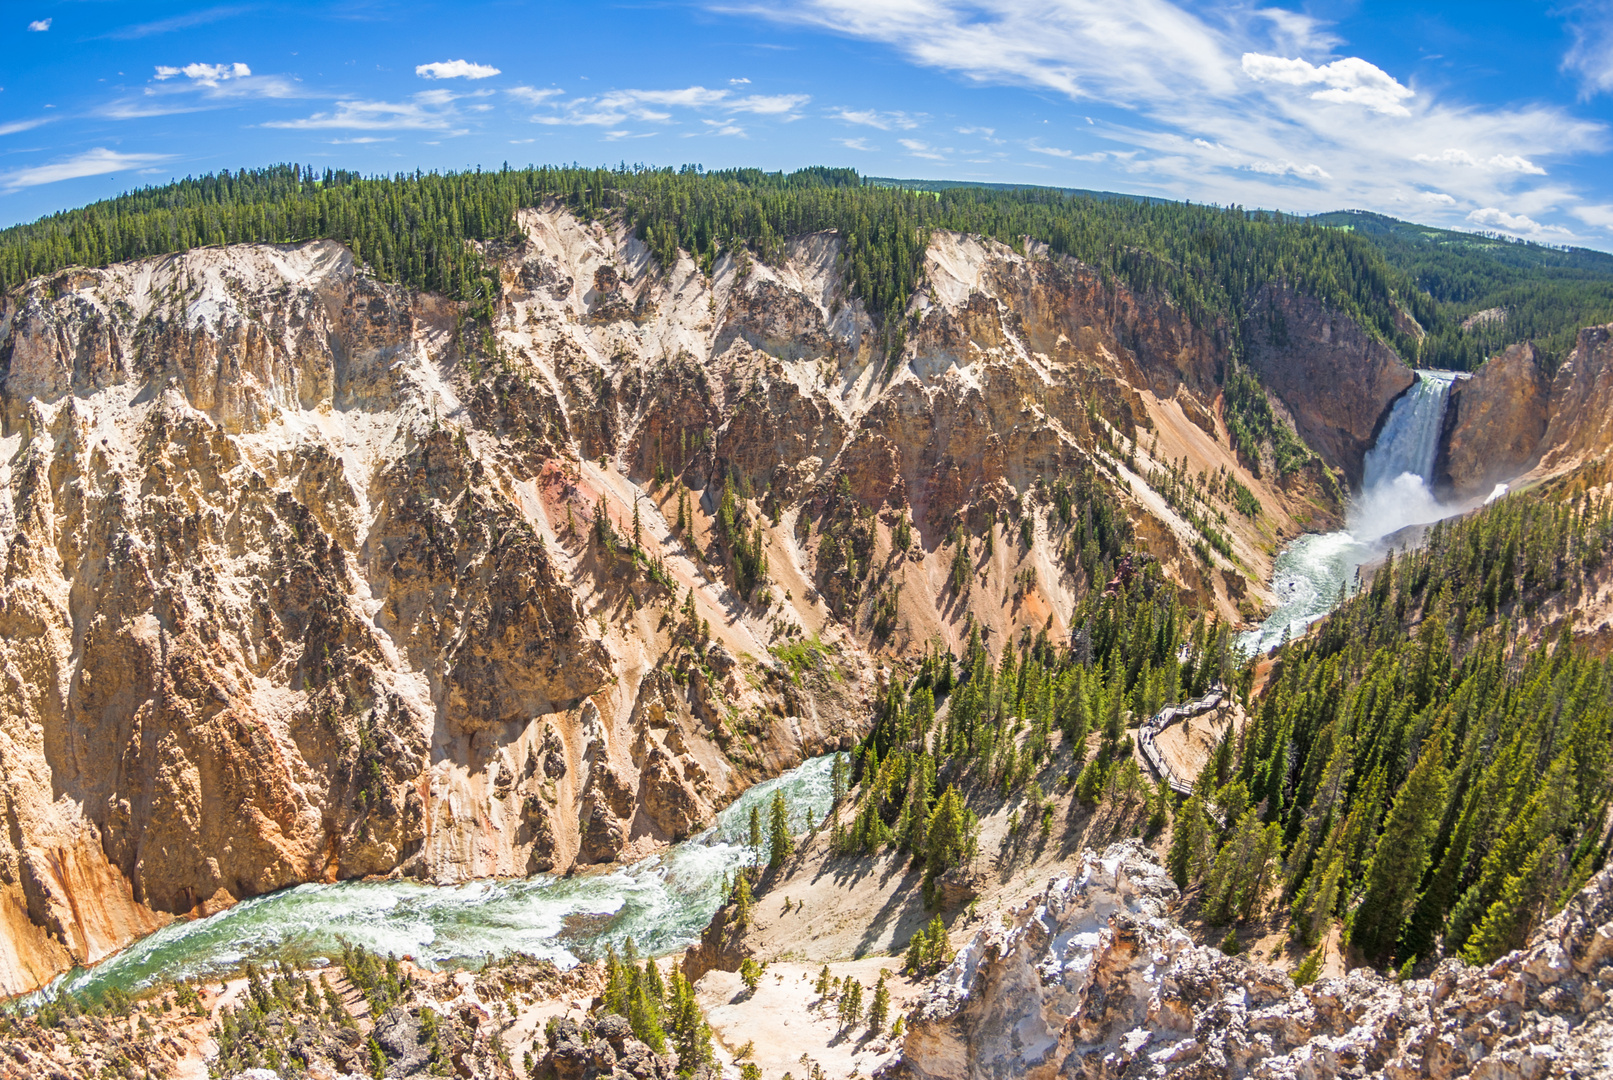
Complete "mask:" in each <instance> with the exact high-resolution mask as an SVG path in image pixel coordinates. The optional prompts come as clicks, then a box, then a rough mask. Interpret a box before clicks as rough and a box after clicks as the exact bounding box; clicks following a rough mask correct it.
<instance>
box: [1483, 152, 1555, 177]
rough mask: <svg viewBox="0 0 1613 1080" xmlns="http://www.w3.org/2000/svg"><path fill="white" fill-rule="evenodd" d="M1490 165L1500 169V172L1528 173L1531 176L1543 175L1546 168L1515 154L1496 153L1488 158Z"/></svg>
mask: <svg viewBox="0 0 1613 1080" xmlns="http://www.w3.org/2000/svg"><path fill="white" fill-rule="evenodd" d="M1489 163H1490V167H1491V168H1492V169H1500V170H1501V171H1502V172H1519V173H1528V174H1529V175H1531V176H1545V175H1546V170H1545V169H1542V168H1541V167H1540V166H1539V165H1536V164H1535V163H1534V162H1532V161H1530V160H1529V159H1528V158H1525V157H1519V156H1518V155H1517V154H1496V155H1495V156H1494V157H1492V158H1490V162H1489Z"/></svg>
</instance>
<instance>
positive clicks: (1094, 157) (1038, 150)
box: [1025, 143, 1109, 161]
mask: <svg viewBox="0 0 1613 1080" xmlns="http://www.w3.org/2000/svg"><path fill="white" fill-rule="evenodd" d="M1025 149H1027V150H1029V151H1030V152H1031V153H1033V154H1046V155H1047V156H1048V157H1056V158H1063V159H1064V160H1066V161H1102V160H1103V159H1104V158H1106V157H1108V156H1109V153H1108V151H1105V150H1096V151H1094V152H1092V153H1090V154H1077V153H1076V152H1075V151H1074V150H1065V149H1062V148H1060V147H1057V146H1040V145H1038V144H1036V143H1032V144H1030V145H1029V146H1027V147H1026V148H1025Z"/></svg>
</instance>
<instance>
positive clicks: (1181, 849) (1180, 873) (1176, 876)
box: [1165, 787, 1209, 889]
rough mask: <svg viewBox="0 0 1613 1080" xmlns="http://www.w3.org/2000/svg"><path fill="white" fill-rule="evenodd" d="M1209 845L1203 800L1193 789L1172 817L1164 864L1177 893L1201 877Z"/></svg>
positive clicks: (1207, 824)
mask: <svg viewBox="0 0 1613 1080" xmlns="http://www.w3.org/2000/svg"><path fill="white" fill-rule="evenodd" d="M1208 841H1209V821H1208V819H1207V818H1206V816H1205V813H1204V796H1203V794H1201V792H1200V788H1198V787H1195V788H1194V789H1193V794H1192V795H1190V796H1188V799H1187V802H1185V803H1183V804H1182V809H1181V811H1180V812H1179V813H1178V814H1177V815H1176V828H1175V831H1174V832H1173V833H1172V834H1171V846H1170V851H1169V853H1168V854H1167V855H1166V857H1165V864H1166V866H1167V868H1168V869H1169V870H1170V873H1171V880H1172V881H1174V882H1176V887H1177V888H1178V889H1186V888H1187V887H1188V886H1189V885H1191V884H1192V883H1193V882H1195V881H1197V880H1199V879H1200V878H1201V877H1202V876H1203V875H1204V862H1205V848H1206V846H1207V845H1208Z"/></svg>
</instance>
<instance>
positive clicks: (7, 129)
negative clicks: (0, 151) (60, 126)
mask: <svg viewBox="0 0 1613 1080" xmlns="http://www.w3.org/2000/svg"><path fill="white" fill-rule="evenodd" d="M54 119H56V118H55V117H54V116H36V117H34V118H33V119H32V120H12V121H10V122H8V123H4V124H0V135H15V134H17V133H18V132H19V131H32V130H33V129H34V128H36V127H40V126H41V125H44V124H48V123H50V122H51V121H52V120H54Z"/></svg>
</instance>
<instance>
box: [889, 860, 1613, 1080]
mask: <svg viewBox="0 0 1613 1080" xmlns="http://www.w3.org/2000/svg"><path fill="white" fill-rule="evenodd" d="M1175 893H1176V890H1175V887H1174V885H1172V883H1171V881H1170V879H1169V878H1168V877H1167V876H1166V874H1165V872H1164V871H1163V870H1162V869H1161V868H1160V866H1159V865H1158V864H1157V863H1155V862H1154V861H1153V860H1152V859H1151V857H1150V856H1149V855H1148V853H1147V852H1146V851H1145V850H1144V849H1143V848H1141V847H1140V846H1139V845H1137V844H1135V843H1131V842H1127V843H1122V844H1118V845H1115V846H1113V847H1111V848H1109V849H1108V850H1107V851H1105V852H1104V853H1103V854H1102V855H1101V856H1098V855H1089V856H1088V858H1087V860H1086V862H1085V865H1084V866H1083V868H1082V870H1081V873H1080V874H1078V875H1075V876H1071V875H1067V874H1066V875H1060V876H1059V877H1057V878H1055V879H1053V880H1052V881H1050V882H1049V883H1048V885H1047V887H1046V888H1045V889H1044V890H1043V891H1042V892H1041V893H1039V894H1038V895H1036V896H1035V897H1033V898H1032V899H1031V900H1030V901H1029V902H1028V903H1027V904H1026V905H1025V906H1024V907H1023V908H1021V909H1019V910H1017V911H1016V912H1014V913H1013V914H1012V916H1011V917H1010V919H1009V922H1008V925H1006V926H1002V927H997V928H994V929H987V930H982V931H980V932H979V933H977V934H976V935H975V937H974V939H973V940H972V941H970V942H969V944H968V945H967V946H966V947H965V948H964V949H962V950H960V951H959V953H958V955H957V956H956V957H955V958H954V960H953V962H952V964H951V965H949V966H948V967H947V968H946V969H945V970H944V971H942V972H941V973H940V974H939V975H938V976H936V978H935V981H934V984H933V985H932V987H931V988H930V990H929V992H928V994H927V996H926V997H925V999H924V1000H923V1001H922V1003H921V1004H920V1005H919V1006H918V1007H917V1008H916V1009H915V1010H914V1013H913V1018H912V1024H911V1027H910V1028H909V1033H908V1035H907V1037H906V1041H905V1045H904V1047H903V1056H902V1059H901V1060H900V1061H899V1062H898V1063H896V1064H895V1065H894V1066H893V1068H892V1070H890V1071H893V1072H896V1073H905V1074H907V1075H910V1076H913V1077H922V1078H925V1080H941V1078H946V1080H962V1078H965V1077H967V1078H970V1080H975V1078H988V1077H989V1078H992V1080H997V1078H1007V1077H1025V1078H1028V1080H1044V1078H1051V1077H1055V1076H1057V1077H1081V1078H1090V1080H1099V1078H1104V1080H1110V1078H1119V1077H1165V1076H1172V1077H1225V1078H1229V1080H1231V1078H1240V1077H1256V1078H1272V1080H1277V1078H1282V1080H1289V1078H1292V1080H1328V1078H1333V1077H1386V1078H1392V1080H1413V1078H1425V1077H1426V1078H1432V1080H1454V1078H1457V1077H1477V1078H1484V1080H1540V1078H1545V1077H1606V1076H1613V1010H1610V1009H1609V1007H1608V996H1609V994H1610V993H1613V869H1609V870H1604V871H1603V872H1602V873H1601V874H1599V875H1597V876H1596V877H1595V878H1593V879H1592V880H1591V882H1590V884H1589V885H1587V886H1586V887H1585V889H1584V890H1582V891H1581V892H1580V893H1579V894H1578V895H1576V896H1575V897H1574V899H1573V900H1571V901H1570V902H1569V904H1568V905H1567V906H1566V907H1565V908H1564V910H1563V911H1562V912H1561V913H1560V914H1559V915H1558V916H1557V917H1555V918H1554V919H1552V920H1551V921H1550V922H1548V923H1547V924H1545V925H1544V926H1543V927H1542V928H1541V929H1540V931H1539V932H1538V933H1537V934H1536V935H1535V937H1534V939H1533V940H1532V942H1531V944H1530V946H1529V948H1528V949H1526V950H1523V951H1520V952H1514V953H1511V954H1509V955H1508V956H1505V957H1503V958H1502V959H1500V960H1498V961H1497V962H1495V963H1494V964H1491V965H1490V966H1488V967H1485V968H1470V967H1466V966H1464V965H1463V964H1462V963H1461V961H1459V960H1446V961H1444V962H1443V963H1441V964H1440V965H1439V966H1438V967H1437V968H1436V969H1435V970H1434V972H1433V974H1432V976H1431V977H1430V978H1428V979H1417V980H1413V981H1410V982H1407V983H1396V982H1393V981H1391V980H1389V979H1386V978H1384V977H1382V976H1380V975H1378V974H1376V973H1374V972H1371V971H1368V970H1365V969H1357V970H1355V971H1352V972H1350V973H1349V975H1348V977H1346V978H1342V979H1323V980H1321V981H1319V982H1317V983H1314V984H1312V985H1310V986H1307V987H1303V988H1296V987H1295V986H1294V984H1293V982H1292V981H1291V980H1290V979H1289V978H1288V977H1287V976H1286V975H1284V974H1283V973H1281V972H1279V971H1276V970H1275V969H1273V968H1270V967H1267V966H1265V965H1261V964H1256V963H1250V962H1248V961H1245V960H1242V959H1239V958H1234V957H1227V956H1224V955H1222V954H1221V953H1220V952H1219V951H1218V950H1215V949H1210V948H1206V947H1204V946H1197V945H1194V944H1193V943H1192V942H1191V941H1190V940H1189V938H1188V937H1187V935H1186V934H1185V933H1184V932H1183V931H1182V930H1181V928H1180V927H1178V926H1176V925H1175V924H1174V923H1173V922H1172V921H1171V919H1170V918H1169V914H1168V908H1169V905H1170V903H1171V901H1172V900H1173V899H1174V898H1175Z"/></svg>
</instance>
